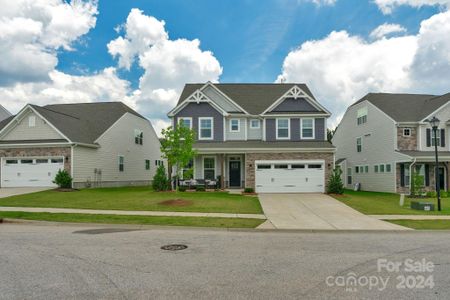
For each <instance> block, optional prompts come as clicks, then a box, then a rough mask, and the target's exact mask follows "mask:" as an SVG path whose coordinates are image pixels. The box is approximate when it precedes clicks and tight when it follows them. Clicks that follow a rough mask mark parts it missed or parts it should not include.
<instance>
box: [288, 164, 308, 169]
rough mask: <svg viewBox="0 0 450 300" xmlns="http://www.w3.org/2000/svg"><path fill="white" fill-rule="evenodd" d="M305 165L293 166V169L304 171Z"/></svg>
mask: <svg viewBox="0 0 450 300" xmlns="http://www.w3.org/2000/svg"><path fill="white" fill-rule="evenodd" d="M304 168H305V165H291V169H304Z"/></svg>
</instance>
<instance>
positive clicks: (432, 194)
mask: <svg viewBox="0 0 450 300" xmlns="http://www.w3.org/2000/svg"><path fill="white" fill-rule="evenodd" d="M427 197H428V198H434V197H436V192H435V191H432V192H427Z"/></svg>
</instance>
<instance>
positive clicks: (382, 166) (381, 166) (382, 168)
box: [379, 165, 384, 173]
mask: <svg viewBox="0 0 450 300" xmlns="http://www.w3.org/2000/svg"><path fill="white" fill-rule="evenodd" d="M379 170H380V173H384V165H380V168H379Z"/></svg>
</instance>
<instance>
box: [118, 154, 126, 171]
mask: <svg viewBox="0 0 450 300" xmlns="http://www.w3.org/2000/svg"><path fill="white" fill-rule="evenodd" d="M124 169H125V158H124V157H123V156H119V172H123V170H124Z"/></svg>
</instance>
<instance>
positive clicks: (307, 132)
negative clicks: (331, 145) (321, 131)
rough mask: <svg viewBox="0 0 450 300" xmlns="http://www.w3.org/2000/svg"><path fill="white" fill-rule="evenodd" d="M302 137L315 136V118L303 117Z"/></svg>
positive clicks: (309, 137) (310, 137)
mask: <svg viewBox="0 0 450 300" xmlns="http://www.w3.org/2000/svg"><path fill="white" fill-rule="evenodd" d="M301 124H302V125H301V129H302V131H301V132H302V139H313V138H314V119H302V123H301Z"/></svg>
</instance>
